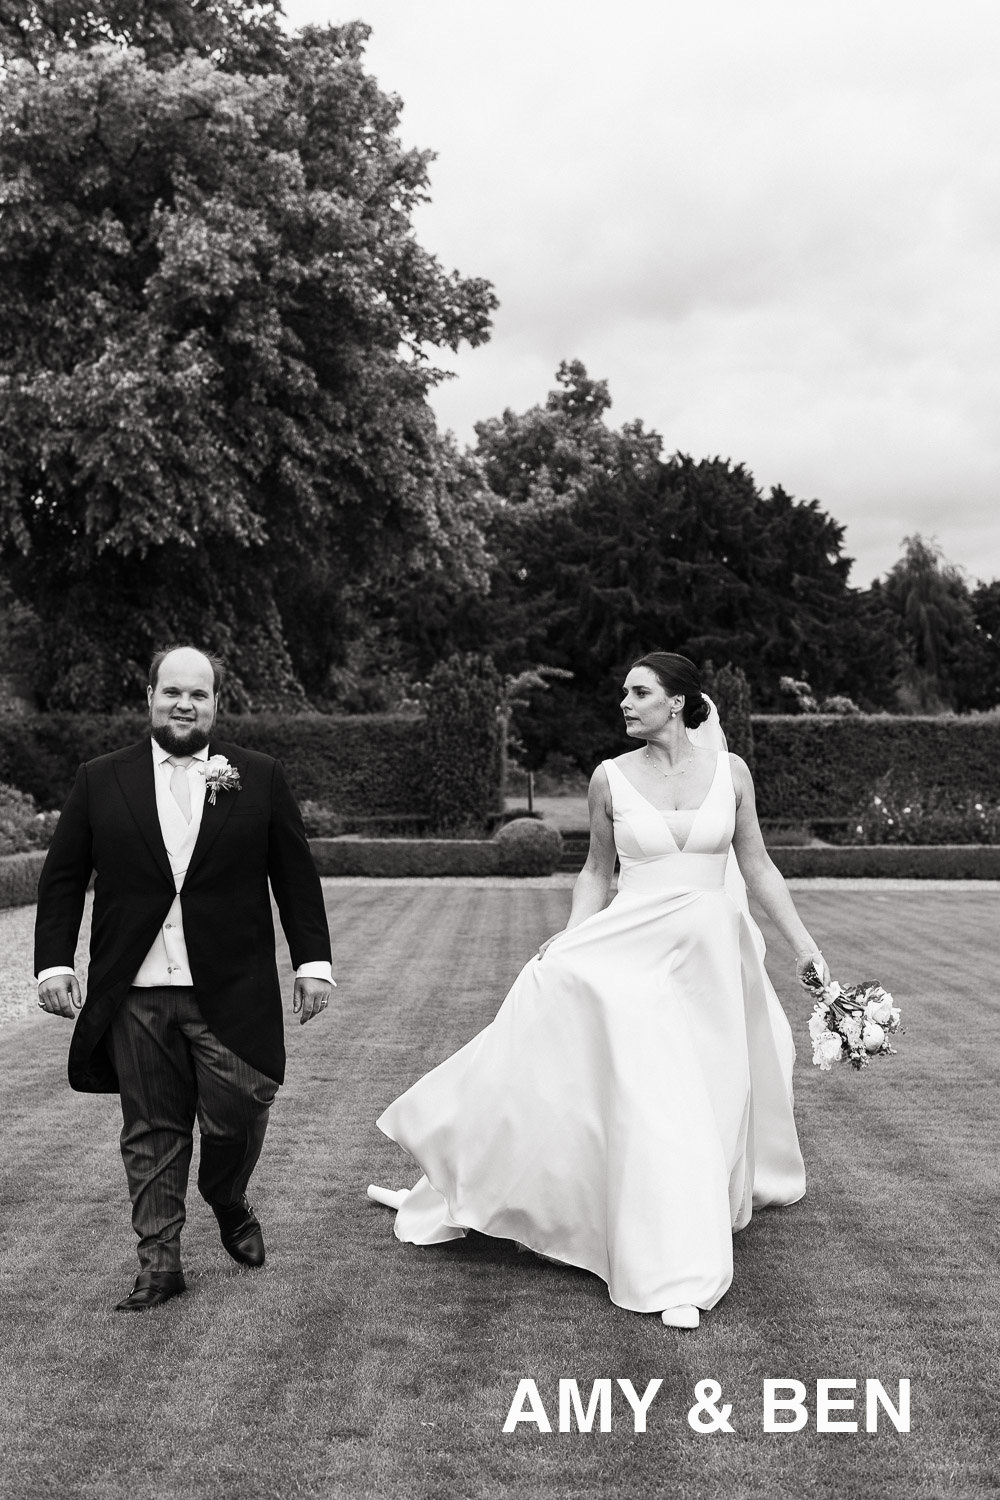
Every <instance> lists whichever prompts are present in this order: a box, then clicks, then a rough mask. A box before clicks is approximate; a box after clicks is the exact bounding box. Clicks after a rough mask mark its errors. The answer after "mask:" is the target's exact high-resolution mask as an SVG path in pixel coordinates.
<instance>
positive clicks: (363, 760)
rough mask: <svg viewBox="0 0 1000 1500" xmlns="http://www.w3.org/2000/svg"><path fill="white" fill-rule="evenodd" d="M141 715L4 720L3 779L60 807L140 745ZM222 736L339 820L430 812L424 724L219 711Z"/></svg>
mask: <svg viewBox="0 0 1000 1500" xmlns="http://www.w3.org/2000/svg"><path fill="white" fill-rule="evenodd" d="M148 727H149V721H148V719H147V718H146V716H145V715H144V714H101V715H97V714H93V715H91V714H34V715H31V716H30V717H26V718H23V719H9V720H7V721H5V722H0V781H7V782H10V783H11V785H13V786H16V787H19V788H20V790H21V791H23V792H29V793H30V794H31V796H33V797H34V799H35V801H36V802H37V803H38V805H39V807H44V808H51V807H61V806H62V804H63V803H64V802H65V800H66V797H67V796H68V794H69V789H70V787H71V786H72V784H73V778H74V777H75V775H76V772H77V767H78V766H79V765H80V763H81V761H85V760H92V759H93V758H94V756H96V755H106V754H107V753H108V752H109V751H111V750H120V749H121V748H122V746H123V745H128V744H130V743H131V742H132V741H134V740H137V739H141V738H142V736H143V735H144V734H145V733H146V732H147V730H148ZM218 733H219V737H220V739H228V740H232V741H233V742H234V743H235V744H237V745H244V746H246V748H247V749H248V750H262V751H264V752H265V753H266V754H268V755H276V756H278V758H279V759H280V760H281V762H282V764H283V765H284V767H285V771H286V772H287V775H288V780H289V783H290V785H291V788H292V791H293V792H294V793H295V796H296V797H297V798H298V799H299V800H300V801H313V802H323V803H325V804H326V805H327V806H328V807H331V808H333V809H334V810H335V811H336V812H337V813H339V814H340V815H342V816H343V817H344V818H345V819H349V818H351V817H353V816H357V817H358V818H365V817H384V818H389V817H392V816H393V815H396V816H401V817H411V816H418V817H419V816H423V817H427V816H429V813H430V808H429V805H428V797H427V781H428V774H427V725H426V722H425V720H424V719H422V718H417V717H411V716H406V715H401V714H365V715H364V716H360V715H359V716H357V717H351V718H348V717H344V718H339V717H335V716H334V715H332V714H297V715H291V714H246V715H236V714H220V716H219V723H218Z"/></svg>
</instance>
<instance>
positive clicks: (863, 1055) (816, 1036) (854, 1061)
mask: <svg viewBox="0 0 1000 1500" xmlns="http://www.w3.org/2000/svg"><path fill="white" fill-rule="evenodd" d="M802 983H803V984H804V985H805V987H806V989H807V990H809V991H810V993H811V994H814V995H815V996H816V997H817V1000H816V1004H815V1006H814V1007H813V1013H812V1015H811V1016H810V1017H809V1035H810V1036H811V1037H812V1044H813V1062H814V1063H815V1065H816V1066H817V1067H818V1068H822V1070H823V1072H824V1073H825V1072H829V1070H830V1068H831V1067H832V1066H833V1064H834V1063H835V1062H849V1063H850V1064H851V1067H852V1068H866V1067H867V1066H868V1063H869V1060H870V1059H871V1058H873V1057H891V1056H893V1054H894V1053H895V1051H896V1049H895V1047H892V1046H890V1045H889V1037H890V1036H891V1035H892V1033H893V1032H894V1031H898V1030H899V1008H898V1006H896V1005H894V1004H893V999H892V996H891V995H890V994H889V991H888V990H887V989H885V988H884V987H883V986H882V985H881V984H878V983H877V982H875V981H874V980H867V981H865V982H864V983H863V984H846V985H845V984H839V983H838V982H837V980H836V979H831V980H830V982H829V983H828V984H824V983H823V980H822V978H821V977H820V975H819V974H818V973H817V972H816V967H815V965H814V964H810V965H809V967H808V968H807V969H806V971H805V973H804V974H803V975H802Z"/></svg>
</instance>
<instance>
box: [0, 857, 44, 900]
mask: <svg viewBox="0 0 1000 1500" xmlns="http://www.w3.org/2000/svg"><path fill="white" fill-rule="evenodd" d="M44 863H45V850H44V849H34V850H32V852H31V853H30V854H4V855H3V856H0V907H6V906H33V905H34V902H35V897H36V895H37V892H38V877H39V875H40V874H41V873H42V865H43V864H44Z"/></svg>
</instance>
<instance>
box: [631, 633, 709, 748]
mask: <svg viewBox="0 0 1000 1500" xmlns="http://www.w3.org/2000/svg"><path fill="white" fill-rule="evenodd" d="M633 667H648V669H649V670H650V672H652V673H653V675H654V677H655V678H656V679H657V681H658V682H659V684H660V686H661V687H662V688H663V689H664V691H665V692H668V693H683V694H684V709H683V713H682V717H683V719H684V723H685V725H686V727H687V728H688V729H697V727H698V725H699V724H704V722H705V720H706V719H707V718H708V716H709V713H710V712H711V710H710V708H709V706H708V702H707V700H706V699H705V696H704V694H703V693H702V691H701V678H700V677H699V675H698V668H697V667H696V666H695V664H694V662H693V661H689V660H688V658H687V657H686V656H679V655H678V654H677V652H676V651H650V652H649V653H648V655H646V656H640V657H639V660H638V661H634V662H633V663H632V667H630V668H629V671H631V670H632V668H633Z"/></svg>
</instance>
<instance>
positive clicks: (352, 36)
mask: <svg viewBox="0 0 1000 1500" xmlns="http://www.w3.org/2000/svg"><path fill="white" fill-rule="evenodd" d="M13 9H14V11H15V12H16V11H17V10H18V9H20V11H21V15H20V17H19V18H18V17H17V16H16V14H15V23H16V24H15V25H14V26H13V29H12V28H11V23H10V18H9V17H8V24H7V36H6V38H3V39H0V40H2V45H3V47H4V49H5V56H6V58H7V66H6V79H5V89H4V95H3V102H2V105H0V195H2V210H3V211H2V215H0V508H2V520H3V537H2V541H0V547H2V556H3V561H4V565H5V571H6V572H7V574H8V577H9V579H10V583H11V586H12V588H13V589H14V591H15V593H16V595H17V596H18V597H20V598H22V599H30V600H31V601H32V604H33V606H34V608H35V610H36V612H37V615H38V617H39V620H40V625H41V630H42V635H43V639H44V642H45V653H44V661H45V664H46V671H45V677H44V680H43V681H42V682H41V683H40V684H38V686H39V688H40V691H41V695H42V698H43V701H45V702H47V703H48V704H50V705H55V704H66V705H70V706H74V707H82V706H87V707H113V706H115V705H116V704H118V703H120V702H123V701H126V700H127V699H129V698H130V697H131V696H132V695H133V694H134V690H135V685H136V682H137V680H139V679H140V677H141V672H142V670H143V667H144V664H145V661H146V660H147V659H148V655H149V652H150V650H151V649H153V648H154V647H155V646H156V645H158V644H159V643H161V642H163V641H164V640H165V639H169V638H171V637H172V638H178V637H185V636H187V637H193V638H196V639H200V640H205V641H207V642H210V643H211V644H212V645H213V646H215V647H216V648H217V649H221V650H223V651H225V652H226V654H227V655H228V656H229V657H230V659H231V660H232V662H233V663H234V666H235V678H236V688H237V695H238V697H239V698H240V699H242V701H243V702H254V703H256V704H263V703H267V702H274V701H283V700H284V701H287V700H288V699H289V698H293V699H294V698H295V697H296V696H300V695H301V694H302V691H303V689H306V690H308V691H309V692H311V693H313V694H319V695H322V693H323V692H324V690H325V689H326V688H328V686H329V683H330V680H331V669H332V671H333V676H334V677H335V675H336V667H337V664H338V662H342V661H343V660H344V659H345V658H346V656H347V654H348V651H349V645H350V639H351V634H352V631H356V630H357V628H358V612H357V609H356V607H355V606H354V605H352V601H356V600H357V599H358V598H359V597H363V596H364V595H365V592H366V591H367V592H368V594H371V593H373V592H377V591H378V589H379V587H380V583H381V581H382V580H384V579H386V578H390V579H391V578H392V577H395V576H398V575H399V574H400V573H404V574H406V575H407V576H412V575H414V574H419V573H420V572H421V570H436V571H443V572H444V573H446V574H449V576H450V575H457V576H459V577H462V578H466V579H468V580H469V581H472V580H474V579H475V578H476V577H477V576H479V575H480V574H481V570H482V566H483V546H482V535H481V531H480V529H479V527H478V524H477V512H476V509H475V505H474V503H471V501H472V497H471V495H470V493H469V477H468V475H467V474H466V473H465V472H464V471H463V469H462V466H461V464H460V463H459V462H458V460H457V456H456V455H455V453H454V452H453V451H452V450H451V449H450V448H449V447H448V445H446V444H444V443H443V442H442V441H441V439H440V438H439V436H438V434H437V431H436V428H435V425H434V421H433V418H432V415H431V412H430V408H429V406H428V403H427V394H428V391H429V389H430V388H431V386H432V385H433V383H434V382H435V380H436V379H437V378H439V376H438V372H436V371H435V369H434V367H433V365H432V363H431V362H430V359H429V357H428V355H429V352H431V351H433V349H434V348H435V347H441V346H448V347H452V348H454V347H457V345H458V344H459V343H460V342H461V341H463V340H468V341H470V342H473V343H475V342H479V341H481V340H482V339H484V338H485V337H486V336H487V330H488V323H489V315H490V312H491V310H492V308H493V306H494V298H493V295H492V292H491V290H490V288H489V287H488V285H487V284H486V283H484V282H482V281H478V280H469V279H463V278H462V277H460V276H459V275H458V274H457V273H452V274H448V273H446V272H445V271H444V270H443V269H442V267H441V266H440V265H439V264H438V263H437V262H436V260H435V259H434V258H433V257H431V256H430V255H428V254H427V253H426V252H425V251H424V250H423V249H422V248H421V247H420V246H419V244H418V243H417V241H416V238H415V236H414V232H413V229H412V224H411V216H412V213H413V210H414V208H415V206H416V205H417V204H418V203H419V202H420V201H421V200H422V199H423V198H424V196H425V195H426V191H427V180H428V177H427V174H428V163H429V157H428V155H427V153H422V152H416V151H406V150H404V149H403V148H402V147H401V145H400V142H399V139H398V133H397V125H398V113H399V107H400V106H399V101H398V100H396V99H393V98H390V97H388V96H386V95H384V94H382V93H381V92H380V90H379V89H378V87H377V85H376V83H375V81H374V80H373V79H372V78H371V77H370V76H368V75H367V74H366V73H365V71H364V68H363V63H362V58H363V48H364V42H365V39H366V36H367V30H366V28H365V27H363V26H360V25H357V24H354V25H348V26H345V27H341V28H336V27H331V28H325V29H310V30H307V31H305V32H303V33H302V34H301V35H300V36H297V37H294V38H284V37H283V36H282V35H281V34H280V33H279V31H278V29H277V27H276V25H275V22H274V12H273V9H272V8H271V7H258V8H256V9H254V8H246V9H245V8H243V7H238V6H236V5H234V4H231V3H230V0H212V3H205V4H202V5H193V6H192V5H190V4H186V3H183V4H182V3H180V0H178V3H177V4H176V5H174V4H165V5H153V4H151V3H150V4H145V5H143V4H140V3H138V0H136V3H133V4H131V5H125V4H120V5H118V6H110V7H109V6H102V7H98V8H94V7H85V6H82V5H80V6H74V5H72V4H64V5H59V6H56V5H49V6H44V5H41V4H36V5H23V6H21V7H14V8H13ZM56 15H58V17H60V18H61V20H60V25H61V27H62V29H61V31H59V32H58V33H57V32H56V31H54V30H53V26H52V24H51V22H52V18H53V16H56ZM67 16H69V17H70V18H73V17H75V20H74V21H73V24H72V25H70V24H68V22H67V20H66V18H67ZM183 48H187V49H188V50H187V51H186V52H183V54H182V49H183ZM467 502H468V503H467Z"/></svg>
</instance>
